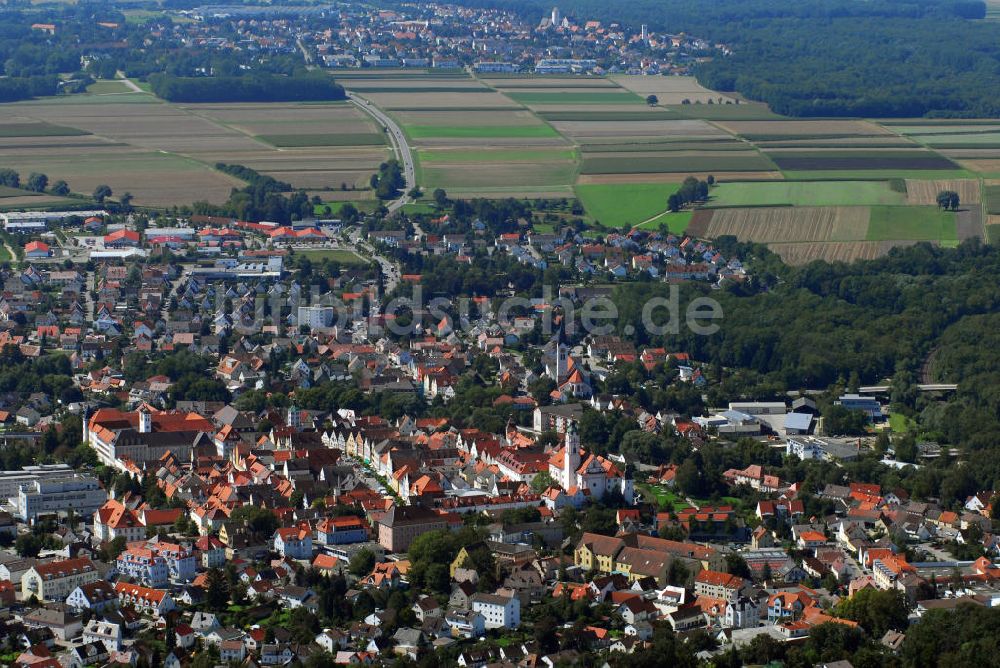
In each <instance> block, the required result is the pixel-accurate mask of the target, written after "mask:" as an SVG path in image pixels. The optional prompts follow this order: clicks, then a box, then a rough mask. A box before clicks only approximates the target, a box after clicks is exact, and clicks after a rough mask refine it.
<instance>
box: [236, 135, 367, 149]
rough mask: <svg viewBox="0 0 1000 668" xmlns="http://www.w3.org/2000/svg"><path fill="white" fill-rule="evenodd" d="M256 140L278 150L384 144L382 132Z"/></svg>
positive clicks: (286, 136)
mask: <svg viewBox="0 0 1000 668" xmlns="http://www.w3.org/2000/svg"><path fill="white" fill-rule="evenodd" d="M256 138H257V139H259V140H261V141H262V142H266V143H268V144H270V145H271V146H277V147H279V148H304V147H308V146H381V145H383V144H385V134H384V133H382V132H343V133H325V134H297V135H258V136H257V137H256Z"/></svg>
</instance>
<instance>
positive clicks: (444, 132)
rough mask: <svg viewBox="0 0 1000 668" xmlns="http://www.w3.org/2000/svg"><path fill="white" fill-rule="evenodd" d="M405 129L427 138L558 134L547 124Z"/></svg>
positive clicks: (528, 136)
mask: <svg viewBox="0 0 1000 668" xmlns="http://www.w3.org/2000/svg"><path fill="white" fill-rule="evenodd" d="M405 130H406V134H407V135H409V136H410V138H411V139H427V138H432V137H444V138H459V139H473V138H483V139H507V138H526V139H534V138H547V137H558V136H559V133H558V132H556V131H555V130H553V129H552V128H551V127H550V126H548V125H443V126H438V125H408V126H406V128H405Z"/></svg>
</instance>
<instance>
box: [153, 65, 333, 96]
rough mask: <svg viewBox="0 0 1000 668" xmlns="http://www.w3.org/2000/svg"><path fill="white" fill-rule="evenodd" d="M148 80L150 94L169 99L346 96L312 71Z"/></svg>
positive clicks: (158, 76) (166, 76)
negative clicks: (288, 74)
mask: <svg viewBox="0 0 1000 668" xmlns="http://www.w3.org/2000/svg"><path fill="white" fill-rule="evenodd" d="M149 83H150V86H151V87H152V91H153V93H155V94H156V95H157V96H158V97H161V98H163V99H164V100H169V101H170V102H307V101H309V102H311V101H330V100H343V99H345V98H346V94H345V93H344V88H343V86H341V85H339V84H338V83H336V82H335V81H334V80H333V79H332V78H331V77H330V76H328V75H326V74H323V73H311V72H306V73H296V74H293V75H291V76H285V75H280V74H269V73H264V72H252V73H250V74H245V75H240V76H214V77H179V76H174V75H171V74H153V75H150V77H149Z"/></svg>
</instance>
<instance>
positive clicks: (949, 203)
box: [937, 190, 961, 211]
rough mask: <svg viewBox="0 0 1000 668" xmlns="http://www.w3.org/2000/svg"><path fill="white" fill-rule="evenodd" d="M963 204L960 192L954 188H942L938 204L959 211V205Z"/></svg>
mask: <svg viewBox="0 0 1000 668" xmlns="http://www.w3.org/2000/svg"><path fill="white" fill-rule="evenodd" d="M960 204H961V199H960V198H959V196H958V193H957V192H955V191H954V190H942V191H941V192H939V193H938V195H937V205H938V206H939V207H940V208H942V209H944V210H946V211H947V210H948V209H951V210H952V211H958V207H959V205H960Z"/></svg>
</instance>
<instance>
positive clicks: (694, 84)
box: [611, 74, 735, 104]
mask: <svg viewBox="0 0 1000 668" xmlns="http://www.w3.org/2000/svg"><path fill="white" fill-rule="evenodd" d="M611 80H612V81H614V82H615V83H617V84H618V85H620V86H622V87H623V88H627V89H628V90H630V91H632V92H633V93H636V94H638V95H641V96H642V97H646V96H647V95H655V96H656V97H657V98H659V102H660V104H682V103H683V102H684V100H689V101H690V102H692V103H694V102H708V101H709V100H712V101H714V102H718V101H719V100H720V99H722V100H723V101H725V100H733V99H735V98H733V97H732V96H730V95H728V94H725V93H718V92H716V91H714V90H709V89H708V88H705V87H704V86H702V85H701V84H699V83H698V80H697V79H695V78H694V77H663V76H645V75H641V74H635V75H633V74H620V75H616V76H612V77H611Z"/></svg>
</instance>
